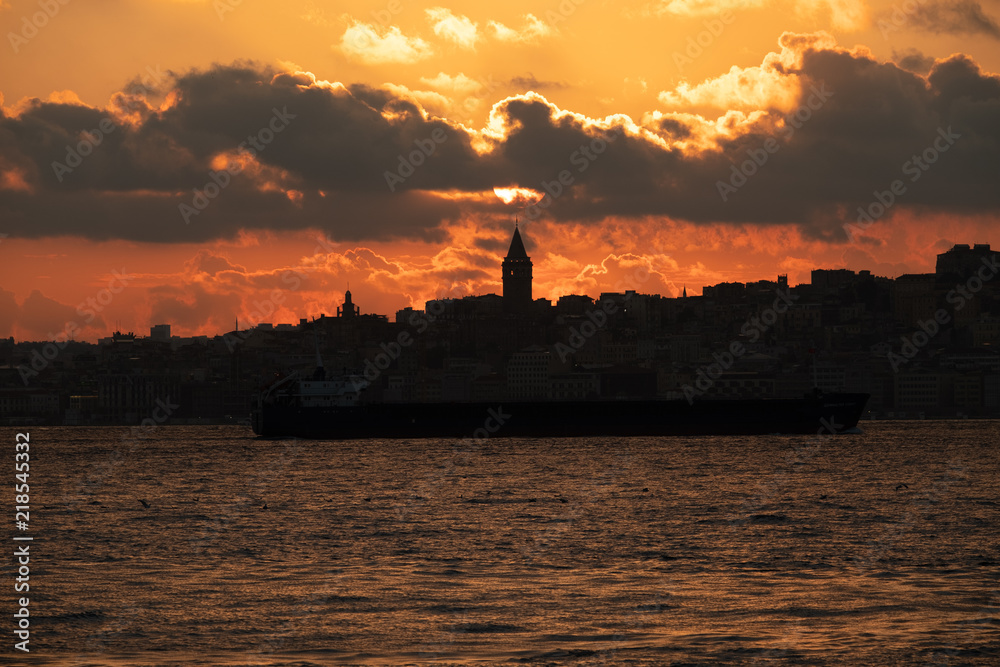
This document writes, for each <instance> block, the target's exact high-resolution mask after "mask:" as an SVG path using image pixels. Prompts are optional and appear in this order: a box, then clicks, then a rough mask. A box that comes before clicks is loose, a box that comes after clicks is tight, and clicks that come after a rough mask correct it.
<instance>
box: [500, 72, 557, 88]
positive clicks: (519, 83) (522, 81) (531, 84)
mask: <svg viewBox="0 0 1000 667" xmlns="http://www.w3.org/2000/svg"><path fill="white" fill-rule="evenodd" d="M507 85H509V86H511V87H512V88H514V89H516V90H523V91H529V90H561V89H563V88H569V84H566V83H563V82H562V81H540V80H538V79H536V78H535V75H534V74H532V73H531V72H528V73H527V74H526V75H525V76H515V77H514V78H512V79H511V80H510V81H508V82H507Z"/></svg>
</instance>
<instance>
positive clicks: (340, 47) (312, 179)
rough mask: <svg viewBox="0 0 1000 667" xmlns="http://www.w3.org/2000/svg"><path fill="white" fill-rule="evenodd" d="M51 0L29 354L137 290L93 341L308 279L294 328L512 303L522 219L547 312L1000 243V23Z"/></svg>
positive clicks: (32, 219) (20, 186) (188, 327)
mask: <svg viewBox="0 0 1000 667" xmlns="http://www.w3.org/2000/svg"><path fill="white" fill-rule="evenodd" d="M46 6H48V5H46ZM39 7H40V6H39V5H38V4H37V3H32V2H19V1H17V2H5V3H3V4H2V5H0V28H2V30H0V32H3V34H4V35H6V44H5V47H4V49H3V50H2V52H0V59H2V62H3V63H4V65H5V67H4V70H3V71H4V75H3V77H2V79H0V96H2V99H0V109H2V116H0V137H2V138H0V149H2V155H3V157H2V159H0V214H2V217H0V256H2V258H3V260H4V266H5V271H4V275H3V280H2V281H0V336H4V337H6V336H14V337H15V338H17V339H39V338H44V337H46V336H49V335H50V334H55V333H56V332H58V331H59V329H60V327H62V326H64V325H65V323H67V322H69V321H78V320H80V318H81V315H80V310H81V308H80V305H81V304H87V303H88V300H95V299H98V298H99V297H101V296H102V295H103V294H104V293H105V291H106V290H110V289H111V288H112V287H113V288H115V289H117V288H119V287H123V289H121V290H120V291H116V292H113V294H114V298H113V299H111V300H110V301H108V302H107V303H101V304H99V305H100V306H101V309H100V310H97V309H96V308H93V307H84V308H83V309H82V310H85V311H87V312H88V313H92V314H93V317H92V318H90V319H88V320H87V321H80V322H78V323H79V324H80V325H81V335H82V337H83V338H84V339H88V340H92V339H95V338H97V337H98V336H100V335H102V334H104V333H105V332H107V331H108V330H109V329H112V328H115V327H116V323H120V327H121V328H124V329H138V328H141V327H144V325H145V323H147V322H164V321H170V322H172V323H173V326H174V328H175V329H176V330H177V331H178V332H183V333H185V334H186V335H203V334H204V335H207V334H210V333H214V332H216V331H220V330H223V329H225V328H226V327H228V326H230V324H229V323H230V322H233V321H234V320H235V319H236V318H239V319H240V320H248V319H250V315H251V314H252V313H253V312H254V311H255V303H258V302H260V301H262V300H264V299H267V298H268V295H269V293H270V292H271V291H272V290H273V289H274V288H275V287H279V288H285V287H287V286H288V285H289V284H290V282H291V283H294V282H295V280H296V279H295V278H294V277H292V276H293V274H294V275H297V276H301V280H300V281H299V282H298V283H297V287H296V288H295V289H293V290H287V291H288V295H287V300H286V302H285V303H283V304H281V308H280V310H279V315H278V316H277V318H278V319H281V320H284V321H295V320H296V319H298V318H299V317H301V316H306V317H313V316H318V315H319V314H320V313H324V312H327V313H329V312H333V311H334V308H335V307H336V306H337V305H339V301H334V300H333V299H332V298H331V295H332V294H334V293H336V294H338V295H339V294H340V293H341V292H342V290H343V288H344V285H346V284H347V283H350V284H351V286H352V290H353V293H354V295H355V297H356V299H357V300H358V302H360V303H365V304H367V308H369V309H370V310H374V311H378V312H389V313H391V312H393V311H395V310H397V309H399V308H403V307H406V306H419V304H421V303H423V302H425V301H426V300H428V299H430V298H435V297H438V296H441V295H442V292H443V293H445V294H449V293H451V294H455V295H458V296H461V295H465V294H477V293H479V294H482V293H488V292H491V291H497V290H498V289H499V282H498V281H497V277H496V274H495V273H494V272H493V271H492V268H491V267H492V266H494V265H495V263H496V261H497V260H498V259H499V258H500V257H501V254H502V252H503V250H504V249H505V247H506V243H507V241H508V238H509V221H510V220H511V219H513V218H515V217H517V218H518V219H519V220H520V223H521V225H522V228H524V229H525V230H526V232H527V233H528V234H529V235H530V236H531V237H532V239H533V241H532V247H529V251H531V252H535V255H534V262H535V265H536V266H535V271H534V289H535V295H536V296H543V297H548V298H555V297H557V296H558V295H561V294H573V293H577V294H580V293H583V294H599V293H600V292H602V291H607V290H609V289H613V286H614V285H615V284H616V283H618V282H620V281H621V280H622V279H623V278H625V277H626V276H627V275H629V274H630V273H631V272H634V271H635V270H636V269H637V268H638V267H643V270H644V271H646V272H647V273H648V276H649V278H648V281H647V282H646V284H645V287H644V289H646V290H647V291H649V292H653V293H658V294H664V295H668V296H674V295H679V294H681V293H682V291H683V289H684V287H685V286H687V287H688V289H689V290H697V288H698V286H699V285H711V284H716V283H719V282H727V281H728V282H732V281H739V282H745V281H748V280H757V279H760V278H762V277H766V276H770V275H773V274H778V273H780V274H786V275H788V276H789V280H790V281H791V282H792V283H801V282H804V281H806V280H807V279H808V272H809V271H810V270H811V269H812V268H814V267H820V268H841V267H843V268H848V269H851V270H855V271H858V270H863V269H867V270H871V271H873V272H874V273H876V274H878V275H886V276H890V277H893V276H898V275H902V274H905V273H919V272H925V271H929V270H931V268H932V267H931V261H932V259H931V258H932V257H933V256H934V255H935V254H936V253H939V252H943V251H945V250H947V249H948V248H950V247H952V246H953V245H954V244H955V243H963V242H976V243H979V242H990V241H991V240H992V239H991V234H992V230H993V229H995V227H996V222H997V217H996V211H997V206H998V204H1000V199H998V197H1000V195H998V194H997V192H996V188H995V187H994V186H995V183H994V181H995V175H994V174H993V171H992V170H993V166H992V165H995V164H996V158H997V156H996V155H995V151H996V146H997V145H1000V142H997V140H996V132H997V130H996V128H997V127H1000V123H998V122H997V119H998V118H1000V79H998V78H997V76H996V74H995V73H996V72H998V71H1000V53H998V51H997V49H996V48H995V43H996V40H997V39H998V37H1000V24H998V23H997V20H996V18H995V16H994V14H995V12H994V9H993V7H991V6H980V5H979V4H977V3H972V4H971V5H956V4H949V3H940V2H929V3H918V4H916V5H914V6H912V7H910V6H907V8H905V9H901V8H900V7H897V6H896V5H895V4H893V3H892V2H889V1H884V2H874V3H865V2H853V1H852V2H847V3H828V2H815V3H796V5H795V8H794V11H790V9H791V8H790V7H789V5H788V3H783V2H777V1H774V0H766V1H761V0H753V1H749V0H748V1H746V2H743V1H734V2H729V1H727V2H720V3H708V2H648V1H645V0H643V1H642V2H634V3H624V4H622V3H616V5H615V6H613V7H612V6H602V5H597V4H592V3H588V2H580V1H576V2H569V1H567V2H565V3H553V4H552V5H551V6H545V5H542V6H538V5H535V4H533V3H514V4H513V5H508V6H504V7H503V8H484V7H481V6H478V5H475V4H474V3H470V2H456V3H451V4H449V5H437V4H426V5H424V4H417V5H414V4H412V3H406V4H404V3H398V2H394V1H393V2H388V3H383V2H380V1H379V2H374V1H373V2H355V3H351V4H350V5H347V6H344V7H341V8H340V9H338V10H337V12H333V11H331V10H330V9H329V8H327V7H324V6H322V5H320V4H318V3H315V2H309V1H305V0H303V1H302V2H292V3H286V4H284V5H282V6H280V7H276V6H268V5H259V4H253V3H251V4H247V3H236V2H228V0H218V1H214V2H209V1H208V0H205V1H202V2H199V1H197V0H195V1H186V2H181V1H176V2H171V1H168V0H162V1H159V2H148V3H146V2H143V3H140V2H126V3H124V4H123V7H127V8H128V9H127V10H123V11H122V12H119V13H116V14H115V15H114V16H108V15H107V14H106V12H103V11H101V10H100V9H99V8H92V7H89V6H79V7H77V6H76V5H66V6H64V5H62V4H60V3H56V4H55V5H51V7H49V10H46V11H48V13H46V11H41V10H39ZM53 8H54V9H53ZM42 10H44V8H42ZM39 11H41V13H39ZM49 14H51V15H49ZM39 17H41V18H39ZM150 24H156V25H158V26H161V27H162V28H163V30H164V31H165V32H163V33H162V34H161V33H157V34H156V35H152V34H150V33H149V31H148V29H147V28H146V27H145V26H148V25H150ZM163 35H170V36H171V37H170V38H164V36H163ZM253 35H266V36H267V37H266V39H262V38H255V37H254V38H251V37H250V36H253ZM182 37H192V38H191V39H187V38H182ZM194 37H197V38H196V39H195V38H194ZM81 38H85V39H86V40H87V43H88V44H92V45H95V48H93V49H79V48H77V47H76V46H75V45H76V44H77V43H78V41H79V39H81ZM98 44H122V45H123V47H122V48H126V51H124V52H125V53H127V54H128V55H127V57H121V56H120V55H118V54H117V53H116V54H115V56H114V57H107V53H108V51H106V49H103V48H97V46H96V45H98ZM536 247H537V248H540V249H543V250H542V251H540V252H536V251H535V248H536ZM115 271H117V272H119V273H122V274H124V275H127V276H129V279H128V281H127V283H123V282H122V281H121V280H120V279H119V281H118V282H116V283H114V284H109V283H111V282H112V281H113V280H115V274H114V272H115ZM105 300H106V301H107V299H105Z"/></svg>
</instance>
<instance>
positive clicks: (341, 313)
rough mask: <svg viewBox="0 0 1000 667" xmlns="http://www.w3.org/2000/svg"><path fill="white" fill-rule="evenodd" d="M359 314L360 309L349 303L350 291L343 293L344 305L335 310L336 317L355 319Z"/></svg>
mask: <svg viewBox="0 0 1000 667" xmlns="http://www.w3.org/2000/svg"><path fill="white" fill-rule="evenodd" d="M360 312H361V309H360V308H358V307H357V306H355V305H354V302H353V301H351V290H347V291H346V292H345V293H344V305H343V307H341V308H338V309H337V317H355V316H356V315H358V314H359V313H360Z"/></svg>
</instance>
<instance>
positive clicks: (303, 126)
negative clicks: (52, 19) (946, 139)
mask: <svg viewBox="0 0 1000 667" xmlns="http://www.w3.org/2000/svg"><path fill="white" fill-rule="evenodd" d="M786 37H787V39H785V38H783V42H782V44H783V45H784V46H785V47H786V48H791V47H794V48H797V49H799V50H802V51H803V55H802V59H801V63H802V64H801V67H798V68H789V67H783V68H781V69H776V71H778V72H779V73H780V74H781V76H784V77H797V78H796V79H795V80H796V81H798V82H800V85H801V90H802V97H801V102H802V104H803V106H802V107H801V108H800V110H799V120H792V119H789V122H790V123H792V124H790V125H786V126H785V127H784V128H782V127H781V124H780V122H779V123H777V124H776V123H775V122H773V121H775V114H774V112H768V114H767V115H766V116H765V118H764V119H762V120H760V121H754V122H748V123H744V124H742V125H739V124H738V126H734V131H733V132H732V133H731V134H729V135H723V137H724V138H723V139H720V140H719V143H718V145H717V146H716V147H712V146H710V145H704V146H699V145H698V144H697V140H698V137H699V136H701V135H702V134H703V133H704V128H703V127H702V126H700V125H698V124H697V123H695V122H694V121H693V120H691V118H690V117H688V116H684V115H674V116H667V117H666V118H660V119H659V120H658V121H655V122H654V123H653V124H652V125H650V126H649V127H647V128H646V130H647V133H645V134H641V135H636V134H630V133H626V132H623V131H621V128H614V127H612V128H610V131H608V129H607V128H605V129H601V128H598V127H597V126H595V124H594V123H593V122H591V121H588V120H586V119H585V118H584V117H583V116H580V115H576V114H570V113H564V112H560V111H559V110H558V109H556V108H555V107H554V106H553V105H551V104H549V103H548V102H547V101H546V100H545V99H544V98H542V97H541V96H539V95H529V94H525V95H520V96H516V97H513V98H510V99H507V100H505V101H504V102H503V103H502V104H501V105H500V106H499V107H497V109H496V113H497V114H499V119H500V120H502V122H503V123H504V125H505V128H506V129H505V133H504V134H503V135H502V136H499V137H491V136H485V138H484V141H485V144H478V145H476V144H475V143H474V137H473V135H472V134H471V133H470V132H469V131H468V130H466V129H464V128H463V127H461V126H459V125H457V124H454V125H453V124H450V123H449V122H447V121H446V120H442V119H440V118H436V117H433V116H429V115H425V114H423V113H422V112H421V109H419V108H418V107H417V106H416V105H415V103H414V102H412V101H407V100H403V99H399V98H397V97H395V96H394V95H393V94H392V93H390V92H389V91H387V90H384V89H377V88H372V87H368V86H361V85H355V86H350V87H347V88H345V87H342V86H329V85H327V84H320V83H317V82H315V81H314V80H313V79H312V78H311V77H310V76H308V75H302V74H297V75H292V74H288V73H278V72H273V71H270V70H268V69H267V68H263V67H258V66H255V65H252V64H247V63H237V64H235V65H232V66H216V67H213V68H211V69H209V70H205V71H192V72H187V73H183V74H179V75H172V77H173V78H172V79H171V80H170V82H169V83H168V84H167V85H165V86H164V89H163V90H159V91H156V95H157V96H158V97H159V98H160V99H172V100H175V101H174V103H173V104H171V105H169V106H166V107H161V106H160V105H158V104H157V105H151V104H147V103H146V102H145V101H144V100H143V99H141V98H139V97H136V96H135V95H130V96H128V99H127V100H123V99H121V98H116V104H117V106H116V105H114V104H113V105H112V107H113V108H110V109H106V110H105V109H92V108H88V107H84V106H78V105H68V104H56V103H49V102H37V101H36V102H34V103H32V104H31V105H30V106H29V107H28V108H26V109H25V110H24V111H23V112H21V113H20V115H18V116H16V117H10V116H0V155H3V156H4V160H3V162H2V163H0V169H6V170H11V169H15V170H17V171H18V173H19V174H20V175H21V176H22V177H23V179H24V180H25V181H26V182H27V183H28V184H29V185H30V187H31V191H30V192H29V191H25V190H24V189H23V188H20V189H7V190H2V189H0V217H2V219H3V220H4V221H5V223H6V228H7V230H8V231H9V232H10V233H12V234H14V235H20V236H29V237H39V236H49V235H59V234H77V235H81V236H86V237H90V238H95V239H108V238H126V239H134V240H140V241H153V242H181V241H184V242H189V241H201V240H207V239H213V238H220V237H233V236H235V235H236V234H237V233H238V232H239V230H240V229H257V228H266V229H274V230H282V229H289V230H293V229H302V228H306V227H312V228H319V229H322V230H325V231H326V232H327V233H328V234H329V235H330V236H331V237H334V238H337V239H343V240H347V241H360V240H366V239H387V238H398V237H411V238H423V239H427V240H434V241H441V240H443V239H444V233H443V231H442V229H443V226H444V223H447V222H449V221H454V220H457V219H459V218H460V217H462V216H465V215H470V214H472V215H475V214H489V215H495V214H498V213H501V212H503V213H504V214H506V215H509V214H510V209H508V208H504V207H503V206H502V205H501V204H500V202H499V200H496V199H494V198H493V197H492V196H489V197H487V199H486V200H485V201H481V202H480V201H477V200H475V199H470V198H454V197H450V196H442V195H440V194H438V193H447V192H456V191H458V192H461V191H465V192H489V191H490V190H491V189H492V188H493V187H494V186H508V185H518V186H522V187H527V188H532V189H535V190H542V191H552V192H557V191H558V192H559V194H558V196H557V197H555V198H554V199H553V200H552V202H551V205H549V206H547V207H545V208H544V210H542V209H538V210H536V211H535V212H536V213H538V214H540V215H543V216H545V217H548V218H550V219H553V220H556V221H588V220H600V219H603V218H606V217H608V216H620V217H625V218H628V217H643V216H650V215H652V216H669V217H672V218H677V219H684V220H689V221H694V222H726V223H737V224H742V223H760V224H798V225H801V226H802V228H803V229H804V230H805V231H806V232H807V233H809V234H812V235H815V236H819V237H834V236H836V237H841V238H842V235H843V230H842V225H843V223H844V222H848V221H851V220H854V218H855V216H856V214H855V213H854V212H855V211H856V209H857V207H858V206H867V205H868V204H869V203H871V202H872V201H873V197H874V196H875V194H874V193H875V192H878V191H884V190H886V189H887V188H889V187H890V186H891V184H892V182H893V181H894V180H899V179H902V180H903V181H904V182H905V190H906V191H905V193H904V194H902V195H899V196H898V197H897V198H898V200H899V202H900V207H919V208H922V209H927V210H937V211H945V212H955V213H959V214H961V213H966V212H992V211H995V210H996V207H997V206H998V205H1000V191H998V190H997V188H996V187H995V176H996V164H997V163H998V161H1000V155H998V153H1000V80H998V79H997V77H995V76H991V75H987V74H985V73H983V72H981V71H980V70H979V68H978V66H977V65H976V63H974V62H973V61H972V60H970V59H968V58H966V57H964V56H953V57H952V58H950V59H948V60H946V61H942V62H938V63H937V64H936V65H934V67H933V69H932V70H931V71H930V73H929V74H928V75H927V76H926V77H924V76H921V75H920V74H917V73H915V71H908V70H916V69H917V68H916V65H921V66H923V65H926V64H927V63H926V59H923V57H922V56H921V55H920V54H919V53H916V52H914V53H907V54H903V57H902V58H901V60H904V61H906V62H905V63H904V62H901V63H900V64H899V65H896V64H894V63H881V62H877V61H875V60H872V59H871V58H870V57H868V56H866V55H864V54H863V53H861V54H859V53H851V52H847V51H844V50H842V49H835V48H826V49H824V48H816V47H811V48H810V47H809V44H811V43H812V42H811V41H810V40H808V39H805V38H801V39H800V40H799V42H798V43H797V44H798V46H797V47H796V46H795V44H793V42H794V41H795V39H797V38H796V36H786ZM800 37H801V36H800ZM911 61H912V62H911ZM817 95H819V97H817ZM817 100H818V103H817ZM125 102H128V105H127V108H128V109H129V111H130V113H131V115H130V116H129V120H128V121H127V122H126V121H124V120H118V119H119V118H120V117H119V116H116V115H115V114H116V113H119V110H120V109H121V108H122V107H123V105H125ZM810 103H812V104H813V106H814V107H815V108H812V109H810V108H809V107H808V104H810ZM664 111H666V112H670V111H672V110H671V109H665V110H664ZM276 114H277V115H278V116H280V117H282V118H287V124H286V125H285V126H283V127H282V129H281V130H280V131H278V132H274V133H273V135H272V137H271V139H270V141H269V143H267V144H266V146H264V148H263V149H262V150H260V151H259V152H258V153H257V155H256V161H257V164H256V165H250V166H248V167H247V169H246V171H244V172H242V173H240V174H238V175H237V176H234V177H232V178H230V179H229V183H228V184H226V185H225V187H222V188H221V191H219V192H217V193H215V192H213V194H216V196H215V197H214V198H212V199H211V200H210V201H209V200H207V199H206V200H204V201H203V202H202V203H207V204H208V205H207V206H205V207H204V208H203V210H199V211H198V212H197V213H196V214H194V213H192V214H191V215H189V216H188V218H189V222H188V223H186V222H185V220H184V218H183V217H182V215H181V212H180V210H179V207H180V206H181V205H182V204H183V205H188V206H191V205H192V204H193V197H194V191H195V190H202V189H205V188H206V187H207V188H208V190H207V191H212V187H213V186H212V173H213V170H215V169H217V168H218V162H217V160H218V159H219V156H220V155H225V154H228V155H234V154H236V150H237V148H238V147H239V146H240V145H241V143H243V144H245V143H246V142H247V137H248V136H261V134H260V133H261V132H262V130H265V129H267V128H268V126H269V124H270V123H271V122H272V120H273V119H274V118H275V117H276ZM292 116H294V118H293V117H292ZM109 118H111V119H115V126H114V129H113V131H111V132H110V133H106V134H105V135H104V137H103V139H102V141H101V143H100V145H97V146H94V147H93V149H92V150H91V151H89V152H90V153H91V154H90V155H88V156H86V157H85V158H84V159H83V160H82V163H81V164H80V165H79V166H78V167H75V168H73V170H72V172H70V173H65V174H62V182H60V181H59V178H58V177H57V175H56V173H55V172H54V171H53V167H52V163H53V162H54V161H59V162H63V161H65V160H66V153H67V149H66V146H67V145H71V146H77V145H79V144H80V142H81V141H84V140H86V139H87V137H91V138H93V136H94V135H87V134H85V133H86V132H88V131H90V130H92V129H93V128H95V127H100V126H101V123H102V122H104V123H107V122H110V121H108V119H109ZM282 122H284V121H282ZM656 135H658V137H659V138H660V139H662V141H659V140H656V139H657V137H656ZM942 136H950V137H953V138H954V137H957V138H954V141H953V144H948V145H947V150H946V151H944V152H937V154H936V156H935V157H936V158H937V159H936V160H935V161H934V163H933V164H932V165H927V166H928V168H927V169H926V170H919V171H917V172H916V179H914V180H912V181H911V180H909V179H910V178H911V177H912V174H907V173H905V170H906V167H905V165H906V164H907V163H908V161H911V160H912V158H913V157H914V156H920V155H922V154H923V153H924V151H925V150H928V149H931V148H933V146H934V142H935V141H937V142H938V144H939V145H940V144H941V141H942V140H941V139H940V137H942ZM432 137H437V138H438V140H437V141H435V140H434V139H433V138H432ZM442 138H443V139H442ZM678 142H683V143H678ZM767 146H770V147H771V148H772V150H771V151H766V150H765V147H767ZM422 149H423V150H422ZM431 149H433V150H431ZM762 151H764V152H763V153H762ZM427 152H429V153H430V155H425V154H424V153H427ZM932 152H934V151H932ZM762 155H764V157H765V158H766V160H765V162H764V164H761V165H759V166H756V167H754V165H753V164H752V163H749V168H748V169H749V170H752V171H754V172H755V173H753V175H751V176H750V177H749V178H747V179H746V183H745V184H742V185H738V186H737V187H736V188H735V190H734V191H732V192H728V193H724V194H725V195H726V196H725V197H723V196H720V184H724V183H727V182H730V179H731V178H732V177H733V169H734V168H736V169H738V168H739V166H740V165H745V164H747V161H748V160H752V157H753V156H758V158H759V159H763V158H760V156H762ZM411 156H412V160H413V161H414V162H415V163H420V164H415V165H414V166H413V168H412V173H411V169H410V166H411V165H408V164H407V162H409V161H410V160H411ZM213 160H215V162H213ZM386 172H390V173H396V174H398V175H401V176H400V177H399V180H394V182H393V183H392V186H393V190H394V191H390V187H389V184H387V181H386ZM560 175H562V182H560ZM7 180H8V182H10V179H7ZM735 180H736V181H737V182H739V180H740V179H739V178H736V179H735ZM3 182H4V180H3V179H0V183H3ZM192 210H193V209H192ZM896 210H897V209H892V212H890V213H889V215H891V214H892V213H894V212H895V211H896ZM211 268H212V269H213V270H214V269H218V270H224V269H225V266H224V265H223V264H222V263H219V262H214V263H212V266H211ZM164 307H165V308H166V307H167V306H166V304H164ZM177 307H179V306H176V305H175V306H170V308H177ZM166 314H167V313H165V312H164V315H166Z"/></svg>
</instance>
